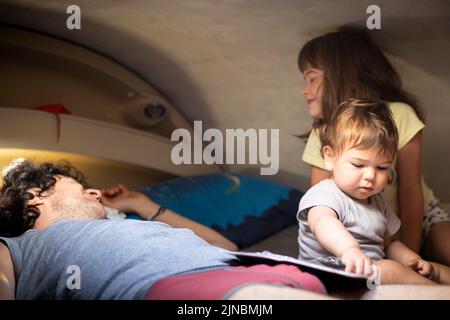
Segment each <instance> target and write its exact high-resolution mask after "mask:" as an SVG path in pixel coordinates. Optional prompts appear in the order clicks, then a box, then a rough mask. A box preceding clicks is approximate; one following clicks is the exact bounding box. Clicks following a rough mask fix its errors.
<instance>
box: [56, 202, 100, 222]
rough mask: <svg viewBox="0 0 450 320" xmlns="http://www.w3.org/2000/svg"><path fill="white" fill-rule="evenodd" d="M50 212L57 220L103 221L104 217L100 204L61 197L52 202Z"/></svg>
mask: <svg viewBox="0 0 450 320" xmlns="http://www.w3.org/2000/svg"><path fill="white" fill-rule="evenodd" d="M52 211H53V213H54V214H55V215H56V216H58V218H59V219H67V220H95V219H104V218H105V215H106V212H105V209H104V208H103V205H102V204H101V203H100V202H97V201H92V200H91V201H90V200H87V199H85V198H82V197H81V198H74V197H71V198H66V197H64V196H61V197H60V198H59V199H55V201H54V202H53V206H52Z"/></svg>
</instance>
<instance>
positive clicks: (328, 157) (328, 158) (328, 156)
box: [322, 145, 336, 171]
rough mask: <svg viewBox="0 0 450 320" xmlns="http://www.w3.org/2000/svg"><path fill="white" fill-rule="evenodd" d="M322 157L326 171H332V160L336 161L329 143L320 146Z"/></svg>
mask: <svg viewBox="0 0 450 320" xmlns="http://www.w3.org/2000/svg"><path fill="white" fill-rule="evenodd" d="M322 154H323V159H324V160H325V167H326V168H327V170H328V171H333V167H334V162H335V161H336V153H335V152H334V151H333V149H331V147H330V146H329V145H326V146H323V148H322Z"/></svg>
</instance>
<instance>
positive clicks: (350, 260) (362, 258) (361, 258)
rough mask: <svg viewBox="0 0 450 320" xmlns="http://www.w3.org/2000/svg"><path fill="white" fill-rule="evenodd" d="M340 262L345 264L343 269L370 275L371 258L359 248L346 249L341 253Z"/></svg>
mask: <svg viewBox="0 0 450 320" xmlns="http://www.w3.org/2000/svg"><path fill="white" fill-rule="evenodd" d="M341 259H342V262H343V263H344V264H345V271H347V272H354V273H357V274H362V275H366V276H370V275H371V274H372V272H373V270H372V260H370V258H369V257H368V256H366V255H365V254H364V253H363V252H362V251H361V249H360V248H357V247H351V248H348V249H346V250H345V251H344V252H343V253H342V255H341Z"/></svg>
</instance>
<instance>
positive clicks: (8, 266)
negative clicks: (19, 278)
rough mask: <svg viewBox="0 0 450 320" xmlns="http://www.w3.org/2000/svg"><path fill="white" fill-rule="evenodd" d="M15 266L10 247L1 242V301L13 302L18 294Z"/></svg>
mask: <svg viewBox="0 0 450 320" xmlns="http://www.w3.org/2000/svg"><path fill="white" fill-rule="evenodd" d="M15 288H16V281H15V277H14V266H13V263H12V259H11V254H10V253H9V249H8V247H7V246H6V245H5V244H3V243H2V242H0V300H6V299H8V300H13V299H14V297H15V292H16V289H15Z"/></svg>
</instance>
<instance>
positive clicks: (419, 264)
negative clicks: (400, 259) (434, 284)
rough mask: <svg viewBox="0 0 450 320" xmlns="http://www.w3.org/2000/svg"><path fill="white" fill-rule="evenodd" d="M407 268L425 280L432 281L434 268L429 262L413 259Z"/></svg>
mask: <svg viewBox="0 0 450 320" xmlns="http://www.w3.org/2000/svg"><path fill="white" fill-rule="evenodd" d="M408 267H410V268H411V269H413V270H414V271H415V272H417V273H418V274H421V275H422V276H424V277H426V278H429V279H433V277H434V268H433V265H432V264H431V263H430V262H429V261H426V260H423V259H421V258H417V259H413V260H411V261H410V262H408Z"/></svg>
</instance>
